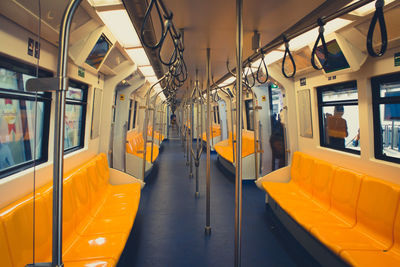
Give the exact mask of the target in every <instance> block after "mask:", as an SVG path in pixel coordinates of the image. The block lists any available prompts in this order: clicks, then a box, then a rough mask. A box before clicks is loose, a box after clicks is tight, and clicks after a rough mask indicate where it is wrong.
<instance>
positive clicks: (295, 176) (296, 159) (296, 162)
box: [290, 151, 303, 182]
mask: <svg viewBox="0 0 400 267" xmlns="http://www.w3.org/2000/svg"><path fill="white" fill-rule="evenodd" d="M302 155H303V153H301V152H299V151H296V152H294V153H293V157H292V164H291V167H290V177H291V181H292V182H297V181H298V180H300V166H301V157H302Z"/></svg>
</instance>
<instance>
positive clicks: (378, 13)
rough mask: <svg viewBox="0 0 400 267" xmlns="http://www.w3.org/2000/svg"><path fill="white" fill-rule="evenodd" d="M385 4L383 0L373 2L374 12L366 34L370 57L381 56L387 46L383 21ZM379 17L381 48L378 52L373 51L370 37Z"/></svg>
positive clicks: (371, 37) (372, 35)
mask: <svg viewBox="0 0 400 267" xmlns="http://www.w3.org/2000/svg"><path fill="white" fill-rule="evenodd" d="M384 5H385V1H384V0H377V1H376V2H375V13H374V16H373V17H372V20H371V24H370V25H369V29H368V35H367V50H368V53H369V54H370V55H371V56H372V57H381V56H383V54H385V52H386V48H387V42H388V40H387V30H386V23H385V16H384V15H383V6H384ZM378 19H379V26H380V30H381V41H382V44H381V48H380V50H379V52H378V53H376V52H375V50H374V48H373V43H372V39H373V37H374V32H375V26H376V23H377V22H378Z"/></svg>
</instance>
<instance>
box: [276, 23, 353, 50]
mask: <svg viewBox="0 0 400 267" xmlns="http://www.w3.org/2000/svg"><path fill="white" fill-rule="evenodd" d="M351 22H352V21H351V20H347V19H341V18H336V19H334V20H331V21H329V22H328V23H326V24H325V26H324V28H325V33H324V36H327V35H328V34H330V33H332V32H335V31H337V30H339V29H341V28H343V27H344V26H346V25H348V24H350V23H351ZM318 30H319V28H318V27H316V28H314V29H312V30H310V31H308V32H305V33H303V34H301V35H299V36H297V37H296V38H293V39H292V40H289V48H290V50H291V51H293V50H294V51H296V50H299V49H301V48H303V47H305V46H307V45H309V44H310V42H312V43H314V42H315V41H316V40H317V37H318ZM279 49H281V50H284V49H285V46H284V45H281V46H280V47H279Z"/></svg>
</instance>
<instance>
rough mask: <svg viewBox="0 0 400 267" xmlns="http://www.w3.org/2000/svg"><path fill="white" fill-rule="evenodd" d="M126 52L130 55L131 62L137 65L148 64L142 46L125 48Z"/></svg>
mask: <svg viewBox="0 0 400 267" xmlns="http://www.w3.org/2000/svg"><path fill="white" fill-rule="evenodd" d="M126 52H127V53H128V55H129V56H130V57H131V59H132V60H133V62H135V63H136V64H137V65H138V66H149V65H150V61H149V59H148V58H147V55H146V52H145V51H144V49H143V48H133V49H126Z"/></svg>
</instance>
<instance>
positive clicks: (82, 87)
mask: <svg viewBox="0 0 400 267" xmlns="http://www.w3.org/2000/svg"><path fill="white" fill-rule="evenodd" d="M69 87H74V88H78V89H80V90H82V92H83V96H82V99H81V100H78V99H71V98H67V97H66V98H65V105H79V106H82V120H81V125H80V127H81V133H80V136H79V145H77V146H74V147H70V148H67V149H65V148H64V154H65V155H66V154H69V153H72V152H74V151H77V150H79V149H82V148H84V147H85V133H86V113H87V98H88V91H89V85H87V84H85V83H82V82H79V81H76V80H73V79H69V83H68V88H69ZM64 124H65V123H64ZM64 129H65V125H64ZM64 138H65V137H64ZM64 147H65V144H64Z"/></svg>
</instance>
